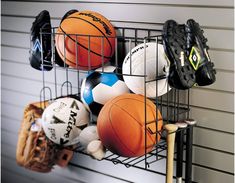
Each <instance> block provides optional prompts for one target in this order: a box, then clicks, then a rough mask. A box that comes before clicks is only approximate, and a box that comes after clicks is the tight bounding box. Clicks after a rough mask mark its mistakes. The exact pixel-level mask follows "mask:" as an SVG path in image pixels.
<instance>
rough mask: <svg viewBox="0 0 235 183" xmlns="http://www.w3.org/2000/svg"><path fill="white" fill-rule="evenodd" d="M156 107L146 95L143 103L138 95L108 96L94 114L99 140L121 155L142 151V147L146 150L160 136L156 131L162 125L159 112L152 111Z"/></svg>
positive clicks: (132, 155) (143, 152) (151, 147)
mask: <svg viewBox="0 0 235 183" xmlns="http://www.w3.org/2000/svg"><path fill="white" fill-rule="evenodd" d="M145 105H146V113H145ZM156 110H157V109H156V106H155V104H154V103H152V102H151V101H150V100H148V99H147V100H146V103H145V98H144V96H142V95H137V94H124V95H120V96H118V97H116V98H114V99H111V100H110V101H108V102H107V103H106V104H105V105H104V107H103V108H102V109H101V111H100V113H99V116H98V120H97V129H98V134H99V137H100V140H101V141H102V143H103V145H104V146H105V147H106V148H107V149H109V150H110V151H111V152H113V153H115V154H118V155H120V156H124V157H136V156H141V155H144V154H145V149H146V153H148V152H150V151H151V150H152V149H153V147H154V145H155V144H156V139H157V140H158V141H159V140H160V135H159V134H157V133H156V131H157V130H158V131H160V130H161V128H162V125H163V121H162V116H161V113H160V112H159V111H158V110H157V114H156ZM145 114H146V124H147V125H146V130H145ZM157 119H158V120H157ZM156 121H158V122H157V123H156ZM147 129H148V130H147ZM156 134H157V138H156Z"/></svg>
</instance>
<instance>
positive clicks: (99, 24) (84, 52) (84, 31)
mask: <svg viewBox="0 0 235 183" xmlns="http://www.w3.org/2000/svg"><path fill="white" fill-rule="evenodd" d="M115 36H116V32H115V29H114V27H113V26H112V24H111V23H110V22H109V20H108V19H106V18H105V17H104V16H102V15H100V14H99V13H96V12H93V11H81V12H76V13H73V14H71V15H70V16H68V17H67V18H66V19H64V20H63V21H62V22H61V24H60V27H59V28H58V30H57V33H56V36H55V45H56V49H57V52H58V54H59V56H60V57H61V59H62V60H64V61H65V62H66V64H68V65H69V66H71V67H73V68H78V69H82V70H89V69H95V68H98V67H100V66H102V62H103V63H106V62H108V61H109V60H110V59H111V57H112V56H113V53H114V50H115ZM76 43H77V44H76Z"/></svg>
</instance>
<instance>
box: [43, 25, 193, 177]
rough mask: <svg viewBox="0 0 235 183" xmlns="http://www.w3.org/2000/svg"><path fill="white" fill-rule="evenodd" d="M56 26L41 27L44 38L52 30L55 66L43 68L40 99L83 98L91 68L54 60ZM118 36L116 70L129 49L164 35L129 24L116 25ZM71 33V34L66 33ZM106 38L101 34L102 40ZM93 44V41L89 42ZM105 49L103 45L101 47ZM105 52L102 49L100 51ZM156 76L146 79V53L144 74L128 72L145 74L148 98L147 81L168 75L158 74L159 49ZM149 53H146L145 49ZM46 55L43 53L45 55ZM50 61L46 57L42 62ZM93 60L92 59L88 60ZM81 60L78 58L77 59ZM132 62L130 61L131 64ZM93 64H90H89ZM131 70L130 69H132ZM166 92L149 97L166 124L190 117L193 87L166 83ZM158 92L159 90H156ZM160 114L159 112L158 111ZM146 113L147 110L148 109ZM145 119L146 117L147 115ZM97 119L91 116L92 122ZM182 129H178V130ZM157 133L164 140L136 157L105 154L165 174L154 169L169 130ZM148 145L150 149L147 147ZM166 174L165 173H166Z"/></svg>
mask: <svg viewBox="0 0 235 183" xmlns="http://www.w3.org/2000/svg"><path fill="white" fill-rule="evenodd" d="M56 29H57V28H56V27H55V28H52V33H45V32H43V30H41V33H40V35H41V36H40V37H41V41H42V35H43V34H50V35H51V48H52V67H53V68H54V69H53V70H52V71H50V72H47V71H42V90H41V91H40V101H41V102H42V103H43V101H45V100H47V99H49V100H53V99H55V98H58V97H61V96H71V95H73V96H77V97H78V98H80V90H81V81H82V78H84V77H85V74H87V73H89V71H90V70H91V69H88V71H84V70H79V69H76V68H70V67H67V66H66V64H64V67H61V66H58V65H57V64H56V62H55V49H56V48H55V35H56V34H57V33H56ZM115 29H116V32H117V36H116V37H115V38H114V39H115V53H114V56H113V58H112V61H111V62H112V65H113V66H114V67H116V71H118V70H121V65H122V62H123V60H124V58H125V56H126V54H127V53H129V52H130V50H131V49H132V48H133V47H135V46H137V45H139V44H141V43H143V44H144V45H145V46H144V50H146V44H147V43H148V42H153V43H155V44H156V45H158V44H162V35H161V30H156V29H144V28H130V27H115ZM65 36H68V35H64V37H65ZM75 36H76V40H79V38H80V37H83V36H86V37H88V40H90V36H89V35H88V36H87V35H75ZM103 39H104V38H102V37H101V41H102V40H103ZM88 45H90V43H88ZM102 49H103V48H102ZM87 51H88V55H89V54H90V53H91V50H90V46H88V49H87ZM101 52H102V51H101ZM156 53H157V54H156V68H157V69H156V78H154V79H153V80H151V81H148V80H147V79H146V57H145V60H144V61H145V64H144V65H145V67H144V68H143V69H144V74H143V75H139V76H136V75H132V73H130V74H128V75H129V76H132V77H143V78H144V97H145V102H146V99H147V96H146V85H147V83H148V82H154V81H155V82H157V83H158V81H159V80H160V79H164V78H167V75H159V74H158V51H156ZM145 54H146V53H145ZM42 58H43V55H42ZM102 59H103V61H102V69H101V71H100V72H104V69H103V67H104V65H105V63H104V55H103V56H102ZM44 62H45V63H46V62H48V61H45V60H43V63H44ZM88 63H90V61H88ZM77 64H78V61H77ZM130 65H131V64H130ZM89 68H91V66H89ZM130 70H131V69H130ZM116 74H119V75H122V73H119V72H116ZM156 91H158V84H156ZM167 91H168V92H167V93H166V94H165V95H163V96H160V97H156V98H154V99H153V98H149V99H150V100H151V101H152V102H153V103H154V104H155V105H156V106H157V108H158V109H159V110H160V112H161V114H162V117H163V121H164V124H167V123H175V122H177V121H180V120H183V119H186V118H189V111H190V105H189V104H190V101H189V95H190V90H186V91H182V90H177V89H174V88H172V89H171V90H170V86H167ZM156 95H157V94H156ZM145 110H146V103H145ZM156 114H157V115H158V112H157V111H156ZM145 115H146V113H145ZM145 120H146V118H145ZM93 122H94V121H93V120H91V123H93ZM155 123H156V126H158V125H157V123H158V117H157V118H156V121H155ZM147 125H148V122H147V121H145V138H146V131H147V130H149V129H148V128H147ZM178 131H179V130H178ZM151 133H155V134H159V135H160V136H161V140H160V141H157V143H156V145H155V146H154V148H153V149H152V150H151V151H150V152H149V153H146V154H145V155H143V156H140V157H134V158H126V157H121V156H118V155H116V154H113V153H112V152H110V151H108V150H107V152H106V156H105V157H104V159H105V160H108V161H111V162H113V164H122V165H124V166H126V167H136V168H140V169H145V170H148V171H151V172H156V173H159V174H164V173H161V172H159V171H157V170H156V169H155V167H156V166H154V164H155V163H156V162H158V161H161V160H164V159H165V158H166V155H165V154H166V153H165V151H166V148H167V145H166V132H165V130H163V129H158V130H157V131H156V132H151ZM145 149H147V148H146V147H145ZM74 151H75V152H79V153H82V154H86V153H85V152H84V151H83V149H81V147H79V146H77V147H76V148H74ZM164 175H165V174H164Z"/></svg>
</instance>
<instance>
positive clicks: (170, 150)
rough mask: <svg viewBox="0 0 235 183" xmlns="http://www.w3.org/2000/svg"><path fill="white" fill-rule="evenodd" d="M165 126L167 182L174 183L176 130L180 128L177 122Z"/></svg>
mask: <svg viewBox="0 0 235 183" xmlns="http://www.w3.org/2000/svg"><path fill="white" fill-rule="evenodd" d="M164 127H165V129H166V130H167V158H166V183H172V182H173V163H174V146H175V133H174V132H175V131H176V130H177V129H178V127H177V126H176V125H175V124H167V125H165V126H164Z"/></svg>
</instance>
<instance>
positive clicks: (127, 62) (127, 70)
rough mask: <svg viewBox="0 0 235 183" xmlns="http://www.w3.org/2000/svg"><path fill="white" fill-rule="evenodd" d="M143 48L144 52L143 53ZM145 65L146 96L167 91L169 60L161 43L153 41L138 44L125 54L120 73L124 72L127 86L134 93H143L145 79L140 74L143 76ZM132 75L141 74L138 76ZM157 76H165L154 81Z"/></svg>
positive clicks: (153, 96) (151, 96)
mask: <svg viewBox="0 0 235 183" xmlns="http://www.w3.org/2000/svg"><path fill="white" fill-rule="evenodd" d="M157 47H158V49H157ZM145 50H146V53H145V54H144V52H145ZM157 50H158V52H157ZM130 53H131V55H130ZM157 54H158V59H157ZM145 57H146V65H145ZM145 67H146V75H147V77H146V81H147V82H146V96H147V97H149V98H156V97H158V96H162V95H164V94H165V93H167V92H168V90H170V87H169V86H168V81H167V76H168V70H169V61H168V59H167V57H166V55H165V53H164V48H163V45H162V44H157V43H153V42H152V43H146V46H144V43H143V44H139V45H138V46H136V47H134V48H133V49H132V50H131V51H130V52H129V53H128V54H127V55H126V57H125V59H124V61H123V65H122V73H123V74H124V75H123V78H124V81H125V83H126V85H127V86H128V88H129V89H130V90H131V91H132V92H134V93H136V94H142V95H144V90H145V89H144V88H145V85H144V83H145V82H144V81H145V80H144V77H141V76H144V74H145V70H144V68H145ZM157 68H158V69H157ZM157 70H158V72H157ZM130 75H132V76H130ZM134 75H141V76H140V77H139V76H134ZM157 76H165V78H162V79H159V80H158V81H155V79H156V77H157ZM156 90H157V91H156Z"/></svg>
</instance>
